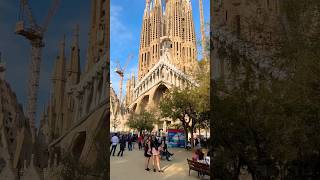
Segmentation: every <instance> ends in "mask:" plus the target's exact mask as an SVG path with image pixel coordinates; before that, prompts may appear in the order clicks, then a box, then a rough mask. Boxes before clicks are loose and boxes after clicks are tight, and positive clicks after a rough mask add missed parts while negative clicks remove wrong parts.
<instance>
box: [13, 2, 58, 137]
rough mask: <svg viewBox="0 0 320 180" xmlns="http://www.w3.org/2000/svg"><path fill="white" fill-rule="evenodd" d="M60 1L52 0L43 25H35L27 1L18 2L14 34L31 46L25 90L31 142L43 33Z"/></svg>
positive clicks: (33, 129) (33, 135) (33, 132)
mask: <svg viewBox="0 0 320 180" xmlns="http://www.w3.org/2000/svg"><path fill="white" fill-rule="evenodd" d="M59 3H60V0H53V4H52V6H51V7H50V9H49V12H48V15H47V16H46V18H45V19H44V23H43V25H39V24H37V22H36V20H35V18H34V17H33V14H32V11H31V8H30V6H29V4H28V0H20V11H19V19H18V22H17V24H16V29H15V33H16V34H18V35H21V36H23V37H24V38H26V39H27V40H28V41H29V42H30V44H31V64H30V76H29V82H28V89H27V93H28V94H27V110H26V116H27V118H28V120H29V123H30V129H31V135H32V140H33V142H34V140H35V119H36V105H37V95H38V89H39V77H40V65H41V52H42V49H43V47H44V45H45V44H44V40H43V37H44V33H45V32H46V30H47V27H48V25H49V22H50V20H51V19H52V17H53V15H54V14H55V12H56V10H57V8H58V5H59Z"/></svg>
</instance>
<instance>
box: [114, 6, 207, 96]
mask: <svg viewBox="0 0 320 180" xmlns="http://www.w3.org/2000/svg"><path fill="white" fill-rule="evenodd" d="M110 3H111V6H110V8H111V9H110V26H111V29H110V35H111V37H110V62H111V70H110V76H111V83H112V85H111V86H112V87H113V88H114V89H115V91H116V93H117V94H118V93H119V76H118V75H117V74H116V73H115V72H114V69H115V67H116V61H117V60H118V61H119V62H120V64H121V65H122V66H124V64H125V62H126V59H127V57H128V55H129V54H133V58H132V59H131V61H130V62H129V64H128V67H127V68H126V76H125V78H124V82H123V92H122V93H123V94H124V93H125V81H126V80H127V79H128V78H129V76H130V74H131V73H135V74H137V64H138V54H139V41H140V32H141V27H142V17H143V11H144V8H145V0H134V1H132V0H121V1H119V0H110ZM191 3H192V9H193V19H194V22H195V28H196V29H195V31H196V35H197V40H200V39H201V34H200V18H199V16H200V14H199V0H191ZM203 11H204V21H205V23H207V22H209V19H210V0H203ZM198 53H199V54H200V51H199V49H198ZM199 57H201V56H200V55H199ZM123 97H124V96H123Z"/></svg>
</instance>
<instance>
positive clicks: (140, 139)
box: [138, 136, 143, 150]
mask: <svg viewBox="0 0 320 180" xmlns="http://www.w3.org/2000/svg"><path fill="white" fill-rule="evenodd" d="M142 139H143V137H142V136H139V137H138V145H139V150H141V149H142Z"/></svg>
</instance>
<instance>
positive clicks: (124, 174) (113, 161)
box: [110, 145, 209, 180]
mask: <svg viewBox="0 0 320 180" xmlns="http://www.w3.org/2000/svg"><path fill="white" fill-rule="evenodd" d="M118 151H119V146H118V147H117V150H116V153H118ZM169 151H170V152H171V153H174V159H173V160H172V161H167V160H161V161H160V166H161V168H162V169H163V170H164V172H163V173H159V172H153V171H152V170H150V171H146V170H145V167H144V162H145V157H144V156H143V150H141V151H139V150H138V149H137V145H136V146H135V149H133V151H128V150H127V149H126V150H125V151H124V153H123V157H118V156H110V179H112V180H123V179H130V180H150V179H164V180H179V179H181V180H195V179H200V178H198V177H197V175H198V173H197V172H195V171H192V170H191V174H190V176H189V167H188V163H187V158H189V159H190V158H191V152H190V151H186V150H184V149H180V148H170V149H169ZM116 153H115V155H116ZM149 168H150V169H152V160H150V164H149ZM204 179H209V177H208V176H206V177H205V178H204Z"/></svg>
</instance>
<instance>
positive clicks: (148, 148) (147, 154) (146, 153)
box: [144, 136, 152, 171]
mask: <svg viewBox="0 0 320 180" xmlns="http://www.w3.org/2000/svg"><path fill="white" fill-rule="evenodd" d="M151 154H152V153H151V136H148V137H147V139H146V141H145V143H144V157H146V161H145V165H146V170H147V171H150V169H149V167H148V166H149V161H150V157H151Z"/></svg>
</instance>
